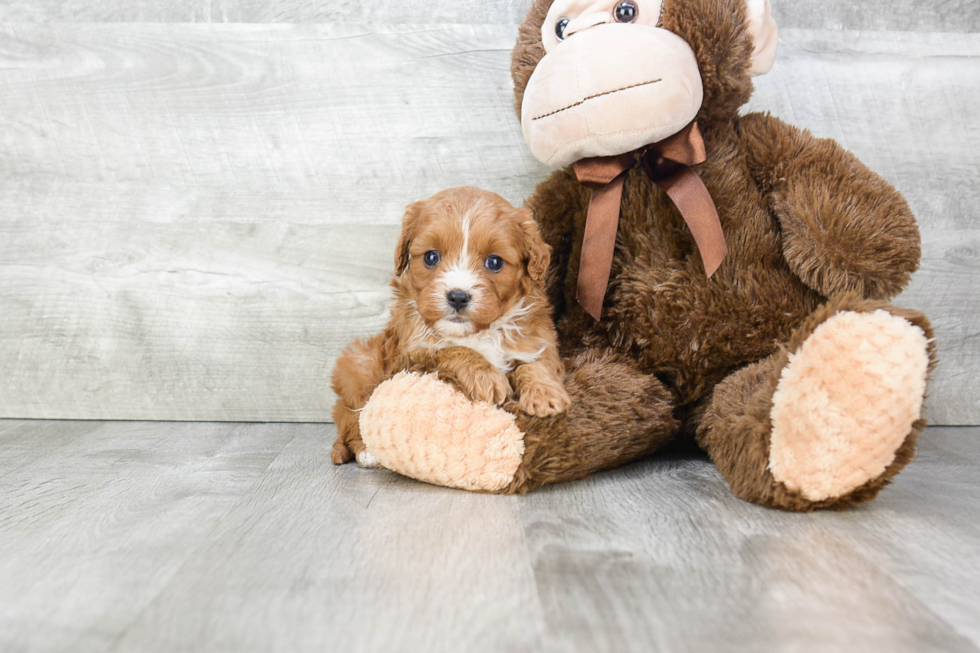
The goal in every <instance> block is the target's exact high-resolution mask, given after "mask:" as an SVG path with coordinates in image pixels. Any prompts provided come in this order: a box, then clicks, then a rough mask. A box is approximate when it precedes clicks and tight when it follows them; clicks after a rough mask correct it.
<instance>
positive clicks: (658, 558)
mask: <svg viewBox="0 0 980 653" xmlns="http://www.w3.org/2000/svg"><path fill="white" fill-rule="evenodd" d="M332 436H333V429H332V427H321V426H307V425H264V426H253V425H248V426H235V425H217V424H196V425H195V424H159V423H158V424H140V423H111V424H104V423H98V422H94V423H92V422H88V423H65V422H57V423H51V422H0V649H2V650H4V651H10V652H12V653H20V652H26V651H31V652H32V653H46V652H55V651H59V652H60V651H71V652H72V653H88V652H93V653H94V652H99V653H106V652H110V653H112V652H120V651H147V652H152V651H178V650H179V651H187V652H196V651H208V652H214V651H219V652H220V651H228V652H231V651H234V652H248V651H291V652H297V653H300V652H303V651H323V650H330V651H346V652H349V653H362V652H368V651H393V652H401V651H404V652H410V651H427V652H430V653H442V652H443V651H446V652H453V653H455V652H457V651H464V650H465V651H474V652H475V653H483V652H487V653H490V652H498V651H499V652H501V653H503V652H507V653H510V652H518V653H520V652H523V651H529V652H530V651H541V650H546V651H565V652H567V653H577V652H578V651H588V652H590V653H603V652H607V651H608V652H611V653H612V652H615V653H620V652H630V651H644V652H645V651H651V650H656V651H663V652H664V653H675V652H688V651H690V652H692V653H694V652H702V651H719V652H722V653H724V652H728V651H762V652H766V651H774V652H776V651H799V652H801V653H809V652H811V651H814V652H816V651H828V650H833V651H842V652H845V653H846V652H850V651H855V652H859V651H860V652H863V651H879V650H898V651H904V650H909V651H950V652H954V653H960V652H962V653H976V652H977V651H978V647H980V526H978V524H980V480H978V479H980V431H978V430H977V429H932V430H930V431H927V433H926V435H925V437H924V438H923V441H922V445H921V450H920V454H919V457H918V459H917V460H916V461H915V462H914V463H913V464H912V465H910V466H909V467H908V468H907V469H906V470H905V471H904V472H903V473H902V474H901V475H900V476H899V477H898V478H897V479H896V481H895V483H894V484H893V485H892V486H891V487H890V488H888V489H887V490H886V491H885V492H884V493H883V494H882V495H881V497H880V498H879V499H878V500H877V501H876V502H874V503H872V504H870V505H868V506H865V507H863V508H862V509H860V510H856V511H852V512H846V513H839V514H838V513H830V514H826V513H825V514H814V515H798V514H788V513H781V512H777V511H774V510H767V509H763V508H758V507H755V506H752V505H750V504H746V503H744V502H741V501H739V500H737V499H735V498H734V497H733V496H732V495H731V493H730V492H729V491H728V490H727V488H726V487H725V484H724V481H723V480H722V479H721V477H720V476H719V474H718V472H717V470H716V469H715V468H714V467H713V466H712V465H711V464H710V463H708V462H707V461H704V460H700V459H690V458H666V459H665V458H658V459H656V460H653V461H649V462H643V463H638V464H634V465H631V466H630V467H627V468H625V469H621V470H617V471H614V472H610V473H605V474H600V475H597V476H595V477H593V478H592V479H590V480H588V481H584V482H580V483H574V484H566V485H560V486H553V487H550V488H546V489H544V490H541V491H538V492H534V493H532V494H530V495H528V496H527V497H497V496H486V495H477V494H467V493H463V492H459V491H454V490H447V489H443V488H435V487H431V486H426V485H422V484H420V483H416V482H413V481H411V480H408V479H406V478H403V477H398V476H395V475H394V474H391V473H390V472H386V471H383V470H372V471H364V470H360V469H358V468H356V467H354V466H345V467H343V468H335V467H333V466H332V465H331V464H330V460H329V455H328V451H329V448H328V447H327V446H326V445H327V443H328V442H329V440H330V439H331V437H332ZM26 442H31V443H33V444H34V445H35V447H36V448H37V449H39V450H41V451H42V452H43V453H42V454H40V455H38V454H37V453H36V452H35V451H31V450H30V449H29V448H28V447H25V446H24V444H25V443H26Z"/></svg>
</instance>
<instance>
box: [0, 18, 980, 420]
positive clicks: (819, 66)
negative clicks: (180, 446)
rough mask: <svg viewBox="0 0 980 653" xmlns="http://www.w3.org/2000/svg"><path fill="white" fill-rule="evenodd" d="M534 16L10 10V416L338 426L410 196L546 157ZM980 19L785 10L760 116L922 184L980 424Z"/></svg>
mask: <svg viewBox="0 0 980 653" xmlns="http://www.w3.org/2000/svg"><path fill="white" fill-rule="evenodd" d="M513 39H514V33H513V27H511V26H473V25H448V24H447V25H435V26H427V27H403V26H401V27H400V26H395V27H385V28H378V27H375V28H367V27H354V26H343V25H308V26H293V25H264V26H259V25H154V24H135V25H134V24H128V25H112V24H80V25H72V24H58V25H31V24H7V25H3V26H0V176H2V179H3V185H2V187H0V368H2V369H4V371H5V375H4V379H3V381H0V416H7V417H47V418H84V419H125V418H129V419H160V420H168V419H183V420H187V419H190V420H241V421H322V420H325V419H328V417H329V406H330V404H331V403H332V397H331V396H330V394H329V392H328V391H327V388H326V386H327V383H326V380H327V377H328V375H329V371H330V369H331V367H332V363H333V360H334V357H335V356H336V354H337V353H338V351H339V349H340V348H341V347H342V345H343V344H344V343H345V342H346V341H347V340H349V339H350V338H352V337H354V336H356V335H367V334H369V333H372V332H374V331H376V330H377V329H379V328H380V327H381V325H382V324H383V323H384V321H385V313H384V311H385V308H384V307H385V300H386V297H387V294H388V291H387V289H386V287H385V283H386V280H387V278H388V275H389V274H390V270H391V250H392V249H393V245H394V239H395V235H396V231H397V227H396V225H397V223H398V220H399V218H400V216H401V212H402V208H403V207H404V206H405V204H407V203H409V202H411V201H414V200H416V199H419V198H421V197H425V196H428V195H429V194H431V193H434V192H436V191H438V190H440V189H443V188H447V187H450V186H456V185H462V184H474V185H479V186H483V187H486V188H490V189H493V190H495V191H497V192H500V193H501V194H502V195H504V196H505V197H507V198H508V199H509V200H511V201H512V202H515V203H519V202H520V201H521V200H522V199H523V198H524V197H525V196H526V195H527V194H529V193H530V191H531V189H532V188H533V186H534V184H535V183H536V182H537V181H539V180H540V179H542V178H543V177H544V176H545V175H547V174H548V170H547V169H545V168H544V167H543V166H541V165H540V164H538V163H537V162H536V161H534V160H533V159H532V157H531V156H530V154H529V153H528V151H527V147H526V146H525V145H524V142H523V139H522V137H521V134H520V129H519V126H518V124H517V120H516V118H515V116H514V114H513V110H512V106H511V90H510V80H509V73H508V66H509V55H510V48H511V45H512V43H513ZM977 88H980V36H977V35H970V34H961V35H957V34H898V33H875V34H867V33H856V32H834V31H799V30H784V32H783V37H782V44H781V53H780V58H779V60H778V61H777V65H776V68H775V70H774V71H773V73H771V74H770V75H768V76H766V77H763V78H760V79H759V81H758V93H757V96H756V98H755V99H754V100H753V103H752V108H754V109H768V110H772V111H773V113H775V114H776V115H779V116H781V117H783V118H785V119H787V120H788V121H790V122H793V123H795V124H798V125H801V126H806V127H810V128H811V129H812V130H813V131H814V132H815V133H816V134H818V135H820V136H831V137H835V138H838V139H839V140H841V142H843V143H844V144H845V145H846V146H847V147H849V148H850V149H852V150H853V151H854V152H855V153H857V154H858V156H860V157H861V158H863V159H864V160H865V161H867V162H868V163H869V165H871V166H872V167H873V168H875V169H876V170H879V171H880V172H881V173H882V174H884V175H885V177H887V178H888V179H889V180H890V181H892V182H893V183H895V184H896V185H897V186H898V187H899V189H901V190H902V191H903V192H905V193H906V195H907V196H908V197H909V199H910V201H911V203H912V205H913V208H914V209H915V210H916V212H917V214H918V216H919V218H920V222H921V224H922V227H923V234H924V239H925V260H924V264H923V270H922V272H920V274H919V275H918V276H917V277H916V280H915V282H914V284H913V287H912V289H911V290H910V291H909V293H907V294H906V295H905V296H904V297H903V298H902V300H901V303H902V304H903V305H909V306H913V307H917V308H921V309H923V310H925V311H926V312H927V313H928V314H929V315H930V317H932V318H933V320H934V321H935V322H936V325H937V327H938V333H939V340H940V342H939V344H940V351H941V356H942V358H943V366H942V367H941V368H940V371H939V372H938V374H937V377H936V382H935V385H934V387H933V390H932V400H931V406H932V410H931V418H932V419H933V420H934V421H935V422H937V423H945V424H972V423H980V377H978V376H977V375H976V374H975V373H974V370H975V369H977V368H978V367H980V326H978V323H977V320H976V315H977V314H978V312H980V300H978V298H977V296H976V293H974V292H973V288H975V286H976V282H977V280H978V277H980V230H978V227H977V226H976V220H975V214H976V210H975V207H976V206H978V205H980V191H978V189H977V187H976V184H975V179H976V178H977V176H978V171H980V126H978V124H977V122H976V120H975V119H974V118H973V107H974V105H975V102H976V89H977Z"/></svg>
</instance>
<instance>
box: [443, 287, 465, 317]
mask: <svg viewBox="0 0 980 653" xmlns="http://www.w3.org/2000/svg"><path fill="white" fill-rule="evenodd" d="M446 301H448V302H449V305H450V306H452V307H453V310H454V311H456V312H457V313H459V312H460V311H462V310H463V309H464V308H466V307H467V306H468V305H469V303H470V294H469V293H468V292H464V291H462V290H450V291H449V292H448V293H447V294H446Z"/></svg>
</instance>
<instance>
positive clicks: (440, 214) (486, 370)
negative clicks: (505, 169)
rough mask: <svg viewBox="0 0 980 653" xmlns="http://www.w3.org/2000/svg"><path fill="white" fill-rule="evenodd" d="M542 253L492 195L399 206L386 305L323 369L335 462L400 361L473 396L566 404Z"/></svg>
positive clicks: (529, 220) (544, 407) (462, 192)
mask: <svg viewBox="0 0 980 653" xmlns="http://www.w3.org/2000/svg"><path fill="white" fill-rule="evenodd" d="M550 259H551V254H550V251H549V249H548V246H547V245H546V244H545V242H544V240H542V238H541V235H540V234H539V233H538V227H537V225H536V224H535V222H534V219H533V217H532V216H531V212H530V211H527V210H524V209H516V208H514V207H513V206H511V205H510V204H509V203H508V202H507V201H506V200H504V199H503V198H502V197H500V196H499V195H496V194H494V193H490V192H487V191H483V190H478V189H475V188H454V189H451V190H447V191H443V192H441V193H438V194H437V195H435V196H433V197H432V198H430V199H428V200H424V201H422V202H417V203H415V204H412V205H411V206H409V207H408V210H407V212H406V213H405V217H404V218H403V220H402V231H401V238H400V239H399V242H398V247H397V249H396V250H395V277H394V279H393V280H392V283H391V285H392V287H393V288H394V289H395V292H394V295H395V297H394V298H395V303H394V305H393V307H392V309H391V320H390V321H389V323H388V326H387V328H385V330H384V332H383V333H380V334H378V335H376V336H374V337H373V338H370V339H368V340H355V341H354V342H352V343H351V344H350V345H349V346H348V347H347V349H346V350H345V351H344V353H343V354H342V355H341V357H340V359H338V361H337V365H336V367H335V368H334V372H333V389H334V391H335V392H336V393H337V396H338V400H337V403H336V405H335V406H334V409H333V416H334V420H335V421H336V423H337V429H338V433H339V435H338V438H337V441H336V443H335V444H334V446H333V452H332V459H333V462H334V463H335V464H338V465H339V464H343V463H346V462H349V461H350V460H351V459H352V458H356V459H357V462H358V463H360V464H361V465H364V466H372V465H374V464H376V461H375V460H374V459H373V457H372V456H371V455H370V454H369V453H368V452H367V451H366V450H365V448H364V443H363V442H362V441H361V436H360V430H359V425H358V417H359V411H360V410H361V409H362V408H363V407H364V405H365V404H366V403H367V401H368V399H370V398H371V395H372V393H373V392H374V390H375V388H377V387H378V385H380V384H381V383H382V382H384V381H385V380H387V379H389V378H391V377H392V376H393V375H395V374H397V373H398V372H401V371H403V370H413V371H419V372H435V373H438V374H440V376H443V377H444V378H451V379H453V380H455V382H456V384H457V385H458V386H459V388H460V389H461V390H462V391H463V392H465V393H466V394H467V396H468V397H469V398H470V399H472V400H474V401H485V402H490V403H493V404H497V405H499V404H502V403H503V402H504V401H506V400H507V398H508V397H509V396H510V395H511V393H512V392H515V391H516V393H517V400H518V402H519V405H520V408H521V410H523V411H524V412H526V413H528V414H530V415H535V416H539V417H544V416H549V415H555V414H557V413H561V412H563V411H565V410H567V409H568V405H569V398H568V394H567V393H566V392H565V387H564V384H563V381H562V379H563V376H564V370H563V369H562V364H561V361H560V359H559V358H558V349H557V345H556V335H555V329H554V325H553V324H552V321H551V308H550V306H549V305H548V299H547V296H546V295H545V288H544V284H545V275H546V274H547V272H548V265H549V263H550Z"/></svg>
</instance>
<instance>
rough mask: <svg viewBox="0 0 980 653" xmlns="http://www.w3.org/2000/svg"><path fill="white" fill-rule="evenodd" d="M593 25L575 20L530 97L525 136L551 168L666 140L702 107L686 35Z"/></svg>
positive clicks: (538, 72)
mask: <svg viewBox="0 0 980 653" xmlns="http://www.w3.org/2000/svg"><path fill="white" fill-rule="evenodd" d="M582 18H586V17H584V16H583V17H582ZM589 22H593V21H588V22H586V23H585V24H582V22H578V21H575V22H572V23H571V24H570V25H569V35H568V37H567V38H566V40H565V41H562V42H560V43H558V44H557V45H555V46H553V47H552V48H551V51H550V52H549V53H548V54H547V55H546V56H545V57H544V58H543V59H542V60H541V62H540V63H539V64H538V66H537V68H536V69H535V71H534V74H533V75H532V76H531V79H530V80H529V82H528V84H527V89H526V91H525V94H524V103H523V105H522V107H521V113H522V115H521V123H522V126H523V130H524V138H525V140H526V141H527V143H528V145H529V146H530V148H531V152H532V153H533V154H534V156H535V157H536V158H537V159H538V160H540V161H541V162H542V163H545V164H547V165H550V166H554V167H564V166H567V165H570V164H572V163H574V162H576V161H580V160H582V159H587V158H591V157H604V156H615V155H618V154H623V153H624V152H630V151H633V150H636V149H638V148H641V147H643V146H644V145H647V144H649V143H655V142H658V141H662V140H664V139H665V138H667V137H669V136H673V135H674V134H676V133H678V132H679V131H681V130H682V129H683V128H684V127H686V126H687V125H689V124H690V123H691V122H692V121H693V120H694V118H695V117H696V116H697V114H698V111H699V110H700V108H701V102H702V100H703V87H702V84H701V74H700V71H699V70H698V63H697V60H696V59H695V56H694V51H693V50H692V49H691V46H689V45H688V44H687V43H686V42H685V41H684V39H682V38H681V37H679V36H677V35H676V34H674V33H673V32H670V31H668V30H665V29H662V28H658V27H652V26H648V25H636V24H632V25H630V24H620V23H608V22H604V21H598V20H596V21H594V24H588V23H589Z"/></svg>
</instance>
